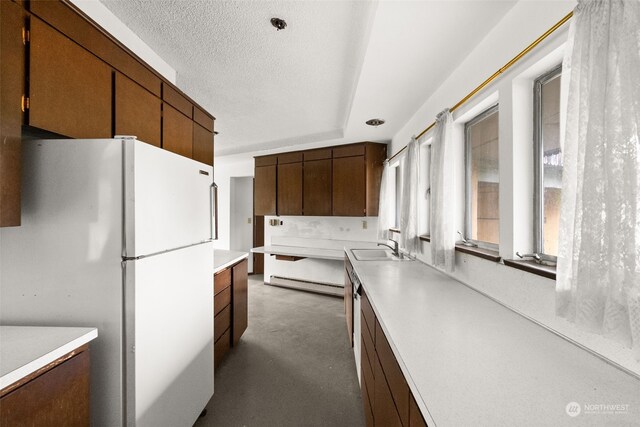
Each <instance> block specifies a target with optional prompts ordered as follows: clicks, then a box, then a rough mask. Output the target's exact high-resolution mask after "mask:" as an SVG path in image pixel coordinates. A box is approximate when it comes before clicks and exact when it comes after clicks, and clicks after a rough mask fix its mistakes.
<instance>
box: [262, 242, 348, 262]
mask: <svg viewBox="0 0 640 427" xmlns="http://www.w3.org/2000/svg"><path fill="white" fill-rule="evenodd" d="M251 252H254V253H260V254H268V255H287V256H297V257H304V258H317V259H333V260H339V261H342V260H344V250H342V249H324V248H309V247H301V246H281V245H272V246H260V247H257V248H253V249H251Z"/></svg>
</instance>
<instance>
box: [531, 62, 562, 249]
mask: <svg viewBox="0 0 640 427" xmlns="http://www.w3.org/2000/svg"><path fill="white" fill-rule="evenodd" d="M561 74H562V68H561V67H557V68H555V69H554V70H552V71H550V72H549V73H547V74H544V75H542V76H540V77H539V78H538V79H537V80H536V81H535V84H534V93H533V102H534V110H533V111H534V147H535V148H534V149H535V151H534V153H535V155H534V171H535V177H534V185H535V188H534V209H535V216H534V237H535V242H534V243H535V245H534V247H535V252H537V253H539V254H546V255H551V256H557V255H558V227H559V224H560V194H561V189H562V151H561V149H560V80H561V79H560V76H561Z"/></svg>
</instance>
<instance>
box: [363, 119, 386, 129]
mask: <svg viewBox="0 0 640 427" xmlns="http://www.w3.org/2000/svg"><path fill="white" fill-rule="evenodd" d="M365 123H367V124H368V125H369V126H376V127H378V126H380V125H383V124H384V120H382V119H371V120H367V121H366V122H365Z"/></svg>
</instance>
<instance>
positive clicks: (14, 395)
mask: <svg viewBox="0 0 640 427" xmlns="http://www.w3.org/2000/svg"><path fill="white" fill-rule="evenodd" d="M89 423H90V412H89V350H84V351H81V352H80V353H78V354H77V355H76V356H73V357H72V358H70V359H68V360H66V361H64V362H62V363H60V364H59V365H57V366H55V367H54V368H53V369H50V370H49V371H47V372H45V373H43V374H42V375H39V376H37V377H36V378H34V379H32V380H31V381H29V382H27V383H26V384H24V385H23V386H20V387H18V388H17V389H15V390H14V391H12V392H10V393H8V394H6V395H5V396H3V397H2V398H1V399H0V425H2V426H3V427H4V426H7V427H8V426H70V427H73V426H88V425H89Z"/></svg>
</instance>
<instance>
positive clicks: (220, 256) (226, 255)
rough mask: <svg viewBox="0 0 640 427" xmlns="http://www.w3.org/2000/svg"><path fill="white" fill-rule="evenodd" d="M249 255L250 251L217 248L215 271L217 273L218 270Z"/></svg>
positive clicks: (214, 260)
mask: <svg viewBox="0 0 640 427" xmlns="http://www.w3.org/2000/svg"><path fill="white" fill-rule="evenodd" d="M248 257H249V253H248V252H240V251H225V250H222V249H215V250H214V251H213V272H214V273H217V272H218V271H222V270H224V269H225V268H227V267H229V266H232V265H233V264H236V263H238V262H240V261H242V260H243V259H245V258H248Z"/></svg>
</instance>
